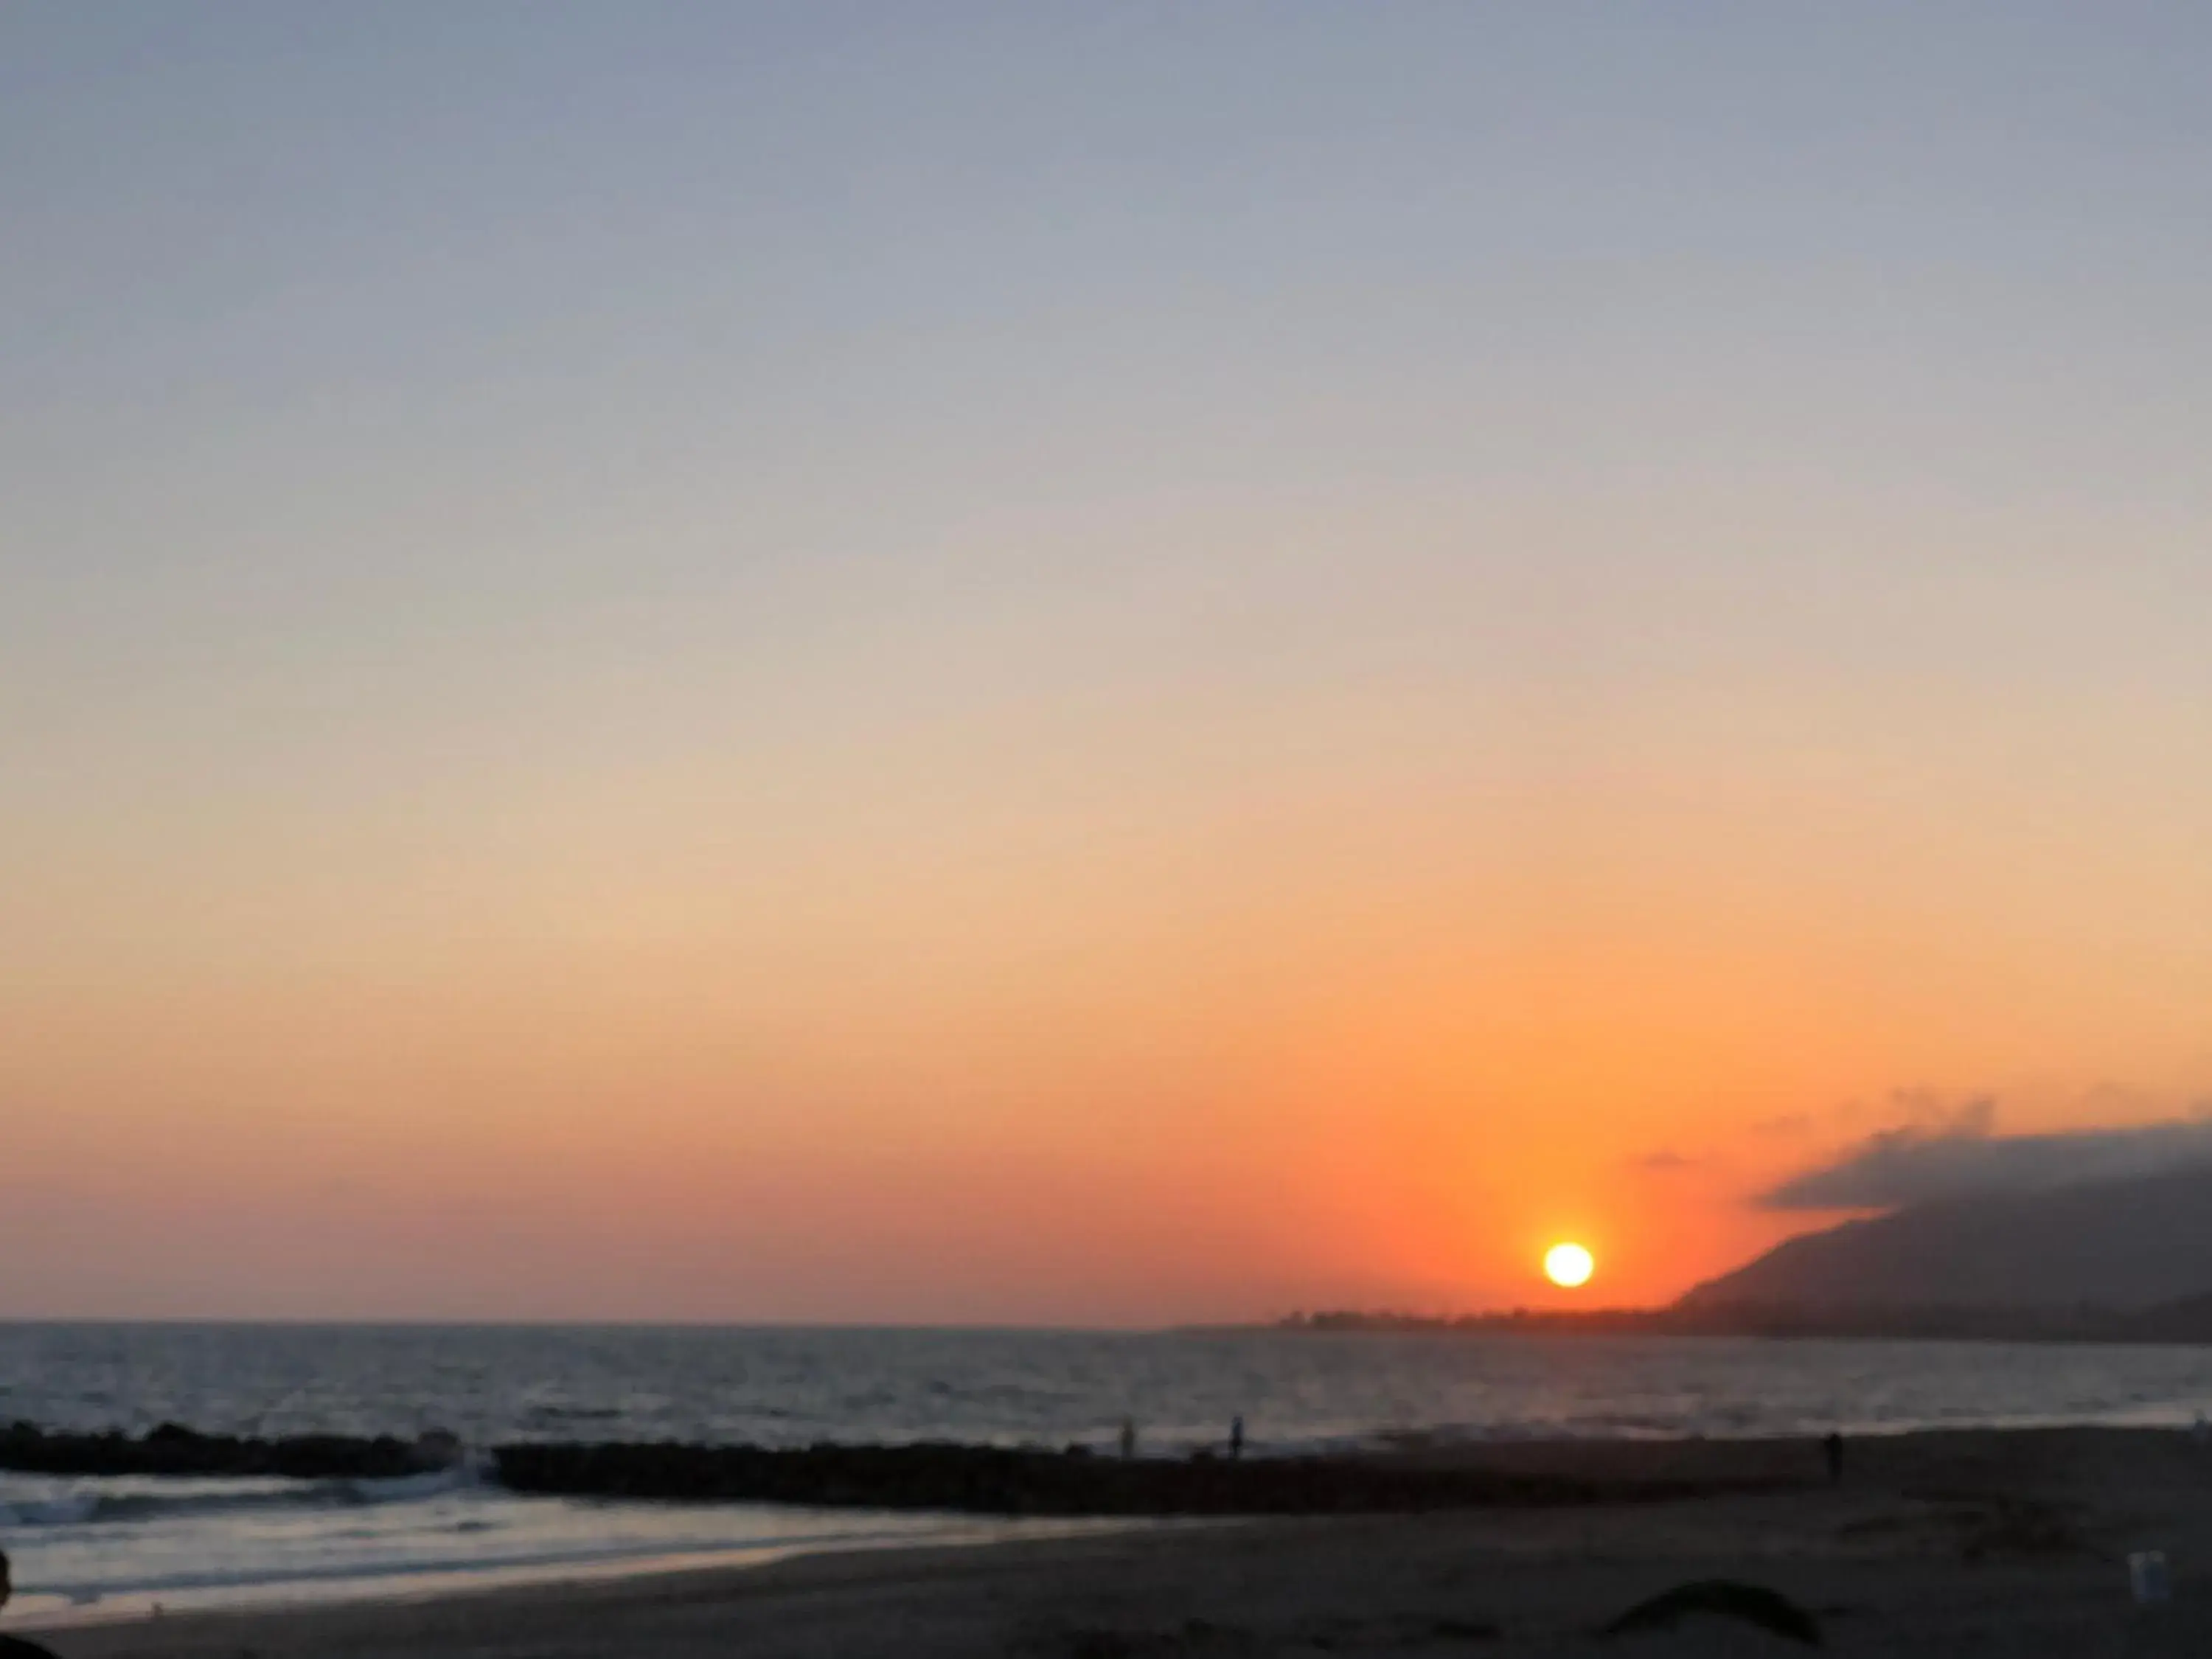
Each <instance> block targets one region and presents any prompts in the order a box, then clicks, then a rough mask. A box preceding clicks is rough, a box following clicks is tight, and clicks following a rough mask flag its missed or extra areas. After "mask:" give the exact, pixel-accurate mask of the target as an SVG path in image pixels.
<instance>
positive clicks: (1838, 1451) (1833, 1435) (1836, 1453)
mask: <svg viewBox="0 0 2212 1659" xmlns="http://www.w3.org/2000/svg"><path fill="white" fill-rule="evenodd" d="M1820 1449H1821V1450H1822V1451H1824V1452H1826V1454H1827V1457H1828V1484H1829V1485H1830V1486H1841V1485H1843V1482H1844V1437H1843V1436H1841V1435H1840V1434H1838V1433H1837V1432H1836V1431H1834V1430H1832V1429H1831V1430H1830V1431H1828V1437H1827V1438H1826V1439H1825V1440H1823V1441H1822V1442H1821V1443H1820Z"/></svg>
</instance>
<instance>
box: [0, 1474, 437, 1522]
mask: <svg viewBox="0 0 2212 1659" xmlns="http://www.w3.org/2000/svg"><path fill="white" fill-rule="evenodd" d="M478 1484H479V1479H478V1474H477V1469H476V1468H475V1466H474V1465H472V1464H462V1465H457V1466H456V1467H454V1468H450V1469H438V1470H434V1471H431V1472H429V1473H427V1474H410V1475H402V1476H398V1477H396V1478H394V1479H392V1480H254V1481H239V1482H222V1483H206V1482H198V1481H194V1482H190V1483H185V1488H184V1489H183V1490H171V1491H149V1490H144V1489H143V1488H141V1489H137V1490H131V1491H124V1492H117V1491H113V1490H103V1489H100V1488H96V1487H89V1486H78V1487H75V1488H72V1489H70V1490H67V1491H63V1492H48V1493H41V1494H38V1495H35V1496H33V1495H21V1496H16V1497H9V1498H0V1527H87V1526H98V1525H101V1524H112V1523H117V1522H149V1521H161V1520H168V1519H172V1518H181V1517H185V1516H228V1515H239V1514H246V1513H250V1512H252V1511H256V1510H347V1509H360V1508H363V1507H367V1506H369V1505H372V1504H406V1503H415V1502H419V1501H421V1500H422V1499H424V1498H437V1497H442V1496H444V1495H445V1494H447V1493H448V1492H459V1491H463V1490H465V1489H467V1488H470V1487H472V1486H477V1485H478Z"/></svg>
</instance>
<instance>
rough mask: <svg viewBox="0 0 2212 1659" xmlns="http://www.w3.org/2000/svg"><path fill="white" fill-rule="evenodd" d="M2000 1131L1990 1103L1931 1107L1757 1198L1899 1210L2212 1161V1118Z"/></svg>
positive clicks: (1767, 1204) (1806, 1206)
mask: <svg viewBox="0 0 2212 1659" xmlns="http://www.w3.org/2000/svg"><path fill="white" fill-rule="evenodd" d="M2194 1164H2212V1112H2206V1111H2200V1112H2199V1113H2197V1115H2194V1116H2191V1117H2182V1118H2168V1119H2166V1120H2165V1121H2161V1122H2156V1123H2144V1124H2139V1125H2136V1126H2135V1127H2130V1128H2124V1129H2080V1130H2074V1131H2070V1132H2067V1133H2056V1134H2034V1135H2001V1134H1998V1133H1996V1103H1995V1102H1994V1101H1990V1100H1986V1099H1982V1100H1972V1101H1968V1102H1966V1103H1963V1104H1961V1105H1959V1106H1956V1107H1950V1108H1946V1109H1943V1110H1942V1111H1940V1112H1937V1111H1932V1110H1931V1111H1929V1112H1927V1113H1924V1114H1923V1115H1922V1119H1921V1121H1916V1122H1913V1123H1909V1124H1906V1125H1905V1126H1904V1127H1900V1128H1893V1129H1885V1130H1882V1131H1881V1132H1880V1133H1876V1134H1872V1135H1869V1136H1867V1137H1866V1138H1865V1139H1863V1140H1861V1141H1859V1142H1857V1144H1855V1145H1854V1146H1851V1147H1850V1149H1848V1150H1847V1151H1846V1152H1844V1154H1843V1155H1842V1156H1841V1157H1839V1158H1835V1159H1832V1161H1830V1162H1829V1163H1826V1164H1822V1165H1820V1167H1818V1168H1816V1169H1812V1170H1806V1171H1805V1172H1804V1173H1802V1175H1797V1176H1791V1177H1790V1179H1789V1180H1788V1181H1785V1182H1783V1183H1782V1184H1781V1185H1780V1186H1778V1187H1776V1188H1773V1189H1772V1190H1771V1191H1769V1192H1767V1193H1765V1194H1761V1195H1760V1196H1759V1200H1758V1201H1759V1204H1760V1205H1761V1206H1762V1207H1764V1208H1766V1209H1771V1210H1857V1209H1894V1208H1897V1207H1898V1206H1901V1205H1906V1204H1924V1203H1927V1202H1929V1201H1930V1200H1936V1199H1944V1198H1960V1197H1964V1196H1966V1195H1968V1194H1975V1193H1993V1192H2031V1191H2035V1190H2038V1189H2039V1188H2047V1187H2063V1186H2067V1185H2069V1184H2071V1183H2072V1182H2079V1181H2107V1180H2115V1179H2119V1178H2122V1177H2125V1176H2143V1175H2157V1174H2160V1173H2162V1172H2164V1171H2166V1170H2179V1169H2185V1168H2188V1167H2190V1166H2191V1165H2194Z"/></svg>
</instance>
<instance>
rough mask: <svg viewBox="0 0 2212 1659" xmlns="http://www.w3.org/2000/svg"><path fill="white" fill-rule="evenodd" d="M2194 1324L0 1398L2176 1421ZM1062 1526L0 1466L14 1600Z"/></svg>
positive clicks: (169, 1356)
mask: <svg viewBox="0 0 2212 1659" xmlns="http://www.w3.org/2000/svg"><path fill="white" fill-rule="evenodd" d="M2205 1409H2212V1348H2179V1347H2106V1346H2033V1345H2020V1344H1974V1343H1893V1342H1809V1341H1808V1342H1761V1341H1756V1340H1736V1339H1723V1338H1605V1337H1591V1336H1546V1337H1517V1336H1455V1335H1383V1334H1371V1335H1370V1334H1311V1333H1288V1332H1272V1331H1251V1332H1220V1333H1165V1334H1104V1333H1084V1332H1012V1331H928V1330H832V1329H819V1330H817V1329H793V1328H761V1329H748V1328H635V1327H597V1328H582V1327H576V1328H523V1327H508V1328H470V1327H452V1326H447V1327H369V1326H336V1327H326V1328H311V1327H301V1326H274V1327H272V1326H215V1325H208V1326H191V1325H137V1326H124V1325H112V1326H102V1325H14V1326H8V1325H0V1419H24V1420H27V1421H30V1422H33V1423H36V1424H39V1425H41V1426H43V1427H46V1428H50V1429H104V1428H110V1427H119V1428H123V1429H126V1430H130V1431H143V1430H144V1429H147V1428H150V1427H152V1426H153V1425H155V1424H157V1423H160V1422H162V1421H165V1420H173V1421H176V1422H180V1423H185V1424H188V1425H191V1426H193V1427H195V1428H198V1429H202V1430H205V1431H210V1432H230V1433H240V1434H255V1435H276V1434H287V1433H298V1432H307V1431H331V1432H338V1433H345V1434H375V1433H385V1432H389V1433H395V1434H399V1435H403V1436H413V1435H415V1434H417V1433H420V1432H422V1431H425V1430H428V1429H434V1428H435V1429H445V1430H448V1431H453V1433H456V1434H458V1435H459V1436H460V1437H461V1438H462V1439H463V1440H464V1442H465V1443H468V1444H469V1445H471V1446H473V1447H477V1448H485V1447H489V1446H492V1445H495V1444H497V1443H500V1442H501V1441H505V1440H514V1439H550V1440H599V1439H605V1440H635V1439H678V1440H699V1441H723V1442H732V1441H750V1442H757V1443H766V1444H776V1445H801V1444H805V1443H809V1442H811V1441H816V1440H846V1441H905V1440H915V1439H928V1438H945V1439H958V1440H969V1441H987V1442H993V1443H1000V1444H1040V1445H1048V1446H1060V1445H1064V1444H1067V1443H1085V1444H1089V1445H1091V1446H1094V1447H1097V1448H1099V1449H1105V1448H1107V1447H1109V1446H1110V1445H1111V1444H1112V1443H1113V1441H1114V1439H1115V1436H1116V1434H1117V1433H1118V1431H1119V1428H1120V1425H1121V1421H1122V1419H1124V1418H1125V1417H1127V1418H1130V1419H1134V1420H1135V1422H1136V1423H1137V1424H1138V1425H1139V1431H1140V1433H1141V1436H1142V1446H1143V1448H1144V1449H1145V1450H1146V1452H1148V1453H1151V1454H1155V1455H1183V1454H1184V1453H1186V1452H1188V1450H1189V1449H1193V1448H1194V1447H1197V1446H1200V1445H1205V1444H1210V1443H1218V1441H1219V1440H1220V1439H1221V1437H1223V1435H1224V1434H1225V1431H1226V1428H1227V1425H1228V1423H1229V1420H1230V1419H1231V1417H1232V1416H1236V1415H1240V1414H1241V1415H1242V1416H1243V1417H1244V1418H1245V1419H1246V1422H1247V1425H1248V1430H1249V1436H1250V1443H1251V1446H1252V1449H1253V1450H1254V1451H1255V1453H1258V1454H1261V1455H1266V1454H1268V1453H1287V1452H1292V1451H1298V1450H1305V1449H1314V1448H1334V1447H1346V1446H1354V1445H1359V1444H1369V1443H1384V1442H1389V1441H1391V1440H1395V1439H1399V1438H1402V1437H1422V1436H1427V1437H1439V1438H1480V1437H1520V1438H1527V1437H1543V1436H1647V1437H1652V1436H1684V1435H1707V1436H1724V1435H1725V1436H1735V1435H1794V1434H1809V1433H1823V1432H1826V1431H1827V1430H1828V1429H1830V1428H1832V1427H1841V1428H1843V1429H1844V1430H1845V1431H1849V1432H1855V1433H1865V1432H1882V1431H1900V1430H1905V1429H1911V1428H1921V1427H1932V1426H1966V1425H2028V1424H2056V1423H2114V1424H2146V1425H2156V1424H2172V1425H2184V1424H2187V1423H2189V1422H2191V1420H2192V1419H2194V1418H2195V1416H2196V1415H2197V1413H2198V1412H2199V1411H2201V1410H2205ZM1070 1529H1071V1528H1069V1527H1068V1525H1067V1524H1066V1523H1060V1522H989V1521H981V1520H978V1519H977V1518H975V1517H972V1516H929V1515H913V1514H902V1515H885V1514H874V1513H868V1512H861V1511H854V1510H802V1509H795V1508H790V1507H784V1506H777V1505H760V1504H722V1505H697V1506H684V1505H672V1504H671V1505H654V1504H616V1503H601V1502H588V1501H578V1500H569V1499H561V1498H524V1497H518V1496H514V1495H512V1494H509V1493H507V1492H502V1491H501V1490H499V1489H498V1488H497V1487H495V1486H492V1485H489V1483H487V1482H486V1481H484V1480H483V1479H482V1478H481V1477H480V1475H479V1474H478V1473H477V1471H476V1469H475V1468H473V1467H464V1468H460V1469H458V1470H455V1471H453V1472H451V1473H449V1474H436V1475H428V1476H422V1477H418V1478H413V1479H410V1480H387V1481H315V1482H303V1481H283V1480H189V1481H187V1480H149V1479H137V1480H64V1479H54V1478H50V1477H40V1476H31V1475H21V1474H5V1473H0V1546H4V1547H5V1548H6V1549H7V1550H8V1551H9V1554H10V1555H11V1556H12V1557H13V1558H14V1559H15V1578H16V1583H17V1584H18V1586H19V1598H20V1601H19V1605H18V1606H16V1607H11V1608H10V1609H9V1613H8V1615H7V1620H6V1622H8V1623H9V1624H11V1625H13V1624H22V1623H26V1622H51V1621H53V1620H56V1619H58V1618H81V1617H86V1616H103V1615H116V1614H125V1613H137V1612H143V1611H147V1610H149V1609H150V1608H151V1607H153V1606H154V1605H155V1603H160V1604H161V1606H162V1607H168V1608H183V1607H193V1606H201V1605H210V1604H236V1603H254V1602H263V1601H271V1600H289V1601H297V1600H309V1599H329V1598H334V1597H341V1596H346V1595H384V1594H392V1593H395V1592H402V1591H409V1590H416V1589H435V1588H442V1587H451V1586H458V1585H488V1584H491V1583H511V1582H521V1581H527V1580H530V1579H536V1578H546V1577H577V1576H581V1575H585V1574H606V1573H614V1572H623V1571H636V1570H638V1569H640V1568H641V1567H646V1566H657V1565H672V1564H678V1563H684V1562H702V1563H703V1562H707V1561H719V1560H759V1559H771V1558H773V1557H775V1556H776V1555H780V1554H786V1553H792V1552H794V1551H799V1550H806V1549H821V1548H830V1547H836V1548H858V1547H879V1546H884V1545H890V1544H900V1543H921V1542H952V1541H963V1542H965V1541H990V1540H994V1539H999V1538H1004V1537H1009V1536H1020V1535H1036V1534H1039V1533H1044V1532H1065V1531H1067V1530H1070Z"/></svg>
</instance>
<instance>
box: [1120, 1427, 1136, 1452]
mask: <svg viewBox="0 0 2212 1659" xmlns="http://www.w3.org/2000/svg"><path fill="white" fill-rule="evenodd" d="M1121 1455H1122V1456H1123V1457H1125V1458H1129V1457H1134V1456H1135V1455H1137V1419H1135V1418H1133V1417H1125V1418H1123V1419H1121Z"/></svg>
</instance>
